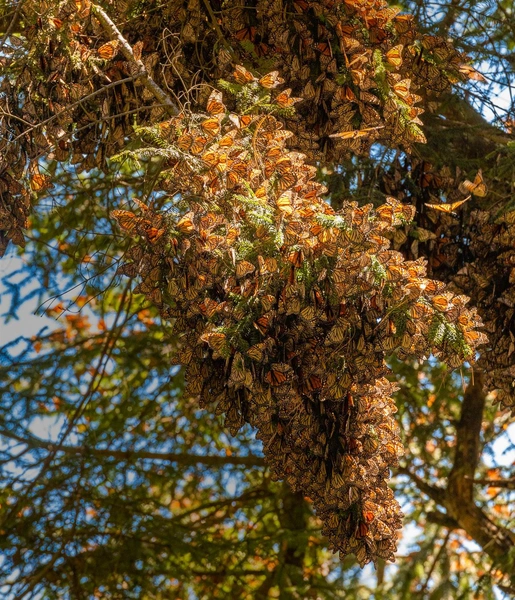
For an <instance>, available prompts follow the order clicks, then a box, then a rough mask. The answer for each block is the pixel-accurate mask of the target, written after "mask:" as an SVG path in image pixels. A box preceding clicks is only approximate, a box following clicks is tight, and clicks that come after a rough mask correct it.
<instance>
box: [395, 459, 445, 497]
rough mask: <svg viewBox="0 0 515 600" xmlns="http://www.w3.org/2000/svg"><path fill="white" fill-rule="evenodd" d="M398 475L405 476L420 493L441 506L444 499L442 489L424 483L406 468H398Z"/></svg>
mask: <svg viewBox="0 0 515 600" xmlns="http://www.w3.org/2000/svg"><path fill="white" fill-rule="evenodd" d="M396 470H397V473H399V475H407V476H408V477H409V478H410V479H411V481H413V483H414V484H415V485H416V486H417V487H418V489H419V490H420V491H421V492H424V494H426V496H429V497H430V498H431V500H434V501H435V502H436V503H437V504H443V502H444V499H445V490H443V489H442V488H438V487H435V486H433V485H430V484H429V483H427V481H424V480H423V479H422V478H421V477H419V476H418V475H416V474H415V473H413V472H412V471H410V470H409V469H408V467H401V466H399V467H398V468H397V469H396Z"/></svg>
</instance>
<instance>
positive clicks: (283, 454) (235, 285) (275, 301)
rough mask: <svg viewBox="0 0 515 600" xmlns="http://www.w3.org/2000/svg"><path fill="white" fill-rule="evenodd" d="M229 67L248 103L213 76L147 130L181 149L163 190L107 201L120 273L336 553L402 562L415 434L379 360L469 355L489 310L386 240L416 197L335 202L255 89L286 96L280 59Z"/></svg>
mask: <svg viewBox="0 0 515 600" xmlns="http://www.w3.org/2000/svg"><path fill="white" fill-rule="evenodd" d="M245 79H246V81H244V80H245ZM234 80H235V81H236V82H237V83H236V84H235V86H236V89H239V92H237V94H236V98H235V99H234V102H235V106H238V105H239V103H245V105H246V106H247V109H246V111H245V113H242V114H239V113H237V112H231V111H230V110H228V109H227V108H226V106H225V104H224V102H223V99H222V95H221V94H220V92H217V91H214V92H213V93H212V94H211V96H210V98H209V100H208V104H207V113H204V114H200V113H184V114H183V115H181V116H178V117H176V118H173V119H171V120H169V121H165V122H163V123H160V124H158V125H156V126H155V127H153V128H149V130H148V131H146V132H143V138H142V143H143V144H144V145H146V146H147V147H146V148H144V149H143V152H144V154H145V155H147V156H148V155H149V152H151V149H152V145H151V144H150V142H149V140H154V142H153V143H154V144H155V148H156V150H158V151H159V152H160V153H163V152H164V151H165V149H168V151H169V156H170V158H169V160H168V164H167V168H166V169H165V171H164V172H163V173H162V175H163V184H162V185H163V188H164V189H165V190H166V191H167V192H168V199H167V200H166V203H169V205H168V210H158V209H154V208H151V207H148V206H146V205H145V204H143V203H142V202H138V206H139V210H138V212H137V213H135V212H133V211H131V210H122V209H120V210H116V211H113V212H112V213H111V215H112V217H114V218H115V219H116V221H117V222H118V224H119V226H120V227H121V229H122V231H124V232H125V233H126V234H127V235H129V236H134V237H136V238H139V242H136V241H135V243H134V245H133V246H132V247H131V249H130V250H129V252H128V255H127V257H126V261H125V263H124V264H123V265H121V266H120V267H119V272H120V273H121V274H124V275H127V276H130V277H137V278H139V279H140V281H139V283H138V285H137V287H136V288H135V291H137V292H141V293H143V294H145V296H146V297H147V298H148V299H150V300H151V301H152V302H153V303H155V304H156V305H157V306H158V307H159V309H160V311H161V314H162V316H163V317H164V318H166V319H170V320H172V322H173V323H174V328H175V331H176V333H177V335H178V339H179V349H178V352H177V357H176V360H177V362H178V363H180V364H182V365H183V366H184V368H185V377H186V382H187V386H186V389H185V393H186V394H190V395H191V396H192V397H195V398H198V400H199V402H200V404H201V406H210V405H214V406H215V410H216V411H217V413H219V414H222V413H223V414H225V417H226V425H227V427H228V428H229V429H230V431H231V432H233V433H235V432H236V431H237V430H238V429H239V428H240V427H241V426H242V425H243V424H244V423H245V422H248V423H250V424H251V425H253V426H254V427H256V428H257V430H258V434H257V435H258V437H259V439H261V440H262V442H263V448H264V453H265V456H266V458H267V461H268V464H269V465H270V468H271V470H272V473H273V475H274V476H275V477H277V478H283V479H285V480H286V481H287V482H288V483H289V484H290V486H291V487H292V488H293V489H294V490H297V491H302V492H303V493H304V494H305V495H307V496H309V497H310V498H311V499H312V500H313V503H314V507H315V509H316V511H317V514H318V515H319V516H320V517H321V519H322V522H323V531H324V533H325V534H326V535H327V537H328V538H329V541H330V545H331V548H332V549H333V550H335V551H339V552H340V553H341V555H342V556H344V555H346V554H348V553H354V554H355V555H356V557H357V559H358V561H359V563H360V564H361V565H363V564H365V563H367V562H369V561H376V560H377V559H378V558H384V559H387V560H390V559H392V558H393V556H394V552H395V549H396V539H397V535H396V530H397V529H398V528H399V527H400V526H401V512H400V509H399V505H398V504H397V502H396V501H395V499H394V498H393V495H392V492H391V490H390V489H389V487H388V484H387V480H388V476H389V468H390V467H392V466H393V465H395V464H396V462H397V458H398V456H399V455H400V454H401V453H402V451H403V449H402V445H401V443H400V441H399V436H398V431H397V425H396V422H395V419H394V416H393V415H394V413H395V410H396V409H395V404H394V402H393V400H392V397H391V396H392V392H393V391H394V385H392V384H391V383H390V382H388V380H387V379H385V375H386V374H387V373H388V369H387V367H386V365H385V357H386V356H387V355H389V354H391V353H392V352H394V351H396V352H397V353H398V354H399V355H400V356H423V355H428V354H429V353H430V352H434V353H436V354H438V355H440V356H441V357H442V359H443V360H447V361H449V363H450V364H451V366H457V365H459V364H460V363H461V362H462V361H463V360H464V359H469V360H470V359H473V356H474V353H475V348H476V346H477V345H478V344H479V343H481V342H483V341H484V336H483V334H481V333H478V332H477V331H476V327H477V326H479V325H480V322H479V319H478V318H477V315H476V314H475V312H474V310H468V309H467V308H466V306H465V305H466V302H467V298H466V297H464V296H459V295H453V294H451V293H449V292H447V291H446V290H445V289H444V288H445V286H444V284H442V283H439V282H436V281H433V280H431V279H427V278H426V277H425V264H424V261H423V260H418V261H411V262H409V261H405V260H404V259H403V257H402V255H401V254H400V253H398V252H395V251H392V250H389V242H388V240H387V239H386V238H385V237H384V235H385V234H386V233H387V232H389V231H391V230H393V229H394V228H395V227H396V226H397V225H400V224H403V223H405V222H407V221H410V220H411V219H412V218H413V216H414V208H413V207H412V206H408V205H404V204H402V203H400V202H398V201H397V200H395V199H394V198H391V197H390V198H387V199H386V203H385V204H383V205H382V206H380V207H378V208H376V209H373V207H372V206H371V205H367V206H362V207H359V206H358V205H357V204H356V203H353V202H346V203H344V205H343V207H342V209H341V210H339V211H338V212H336V211H334V210H333V209H332V208H331V207H330V206H329V204H328V203H327V202H325V201H324V199H323V195H324V193H325V192H326V190H325V188H324V187H323V186H322V185H321V184H318V183H316V182H315V181H314V179H313V178H314V176H315V173H316V170H315V169H314V168H313V167H311V166H309V165H307V164H306V163H305V161H304V158H305V157H304V155H302V154H299V153H297V152H293V151H289V150H288V149H287V147H286V141H287V140H288V139H289V138H290V137H291V135H292V134H291V133H290V132H289V131H287V130H285V129H283V128H282V125H281V123H280V122H279V121H278V120H277V119H276V118H275V117H274V116H273V115H272V114H270V113H264V114H263V113H259V112H258V111H259V108H258V107H259V105H260V102H259V99H260V98H261V97H262V96H261V95H260V94H261V92H260V90H261V91H262V90H263V89H265V90H269V92H270V94H271V95H272V99H271V100H270V102H269V103H268V105H273V104H274V101H273V98H274V97H279V96H280V95H281V94H282V92H277V90H276V89H275V88H276V86H277V85H278V84H279V82H278V81H277V74H275V73H272V74H270V75H268V76H265V77H263V78H261V79H260V80H258V79H257V78H254V77H253V76H252V75H251V74H250V73H249V72H248V71H246V70H245V69H242V68H241V67H239V68H237V69H236V71H235V72H234ZM238 82H239V83H238ZM267 93H268V92H267ZM249 98H255V99H256V101H257V104H256V108H255V109H254V110H253V109H252V108H249V106H248V102H249ZM282 101H283V100H282V99H281V101H280V102H279V105H277V109H278V110H280V109H281V102H282ZM261 104H262V103H261ZM256 113H257V114H256ZM127 152H128V153H129V151H127ZM178 198H179V200H177V199H178Z"/></svg>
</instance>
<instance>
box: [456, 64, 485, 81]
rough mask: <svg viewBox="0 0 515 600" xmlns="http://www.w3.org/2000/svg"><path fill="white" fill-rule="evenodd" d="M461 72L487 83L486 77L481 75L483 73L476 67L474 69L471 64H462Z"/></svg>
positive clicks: (470, 77)
mask: <svg viewBox="0 0 515 600" xmlns="http://www.w3.org/2000/svg"><path fill="white" fill-rule="evenodd" d="M459 70H460V73H463V74H464V75H466V76H467V77H468V78H469V79H474V80H475V81H481V82H482V83H486V78H485V77H484V76H483V75H481V73H480V72H479V71H476V69H474V67H471V66H470V65H465V64H463V65H460V68H459Z"/></svg>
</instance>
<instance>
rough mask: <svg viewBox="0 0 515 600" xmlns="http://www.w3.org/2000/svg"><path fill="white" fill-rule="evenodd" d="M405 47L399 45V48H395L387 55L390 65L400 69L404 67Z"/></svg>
mask: <svg viewBox="0 0 515 600" xmlns="http://www.w3.org/2000/svg"><path fill="white" fill-rule="evenodd" d="M403 48H404V46H403V45H402V44H399V45H398V46H394V47H393V48H391V49H390V50H388V52H387V53H386V55H385V56H386V60H387V62H388V63H390V64H391V65H393V66H394V67H400V66H401V65H402V50H403Z"/></svg>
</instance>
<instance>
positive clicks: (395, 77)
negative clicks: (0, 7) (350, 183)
mask: <svg viewBox="0 0 515 600" xmlns="http://www.w3.org/2000/svg"><path fill="white" fill-rule="evenodd" d="M212 5H213V6H212V10H213V14H216V19H217V22H216V26H215V24H213V23H212V22H211V20H210V16H209V14H207V13H206V11H205V7H204V6H203V5H202V4H201V2H200V0H173V1H171V2H167V3H165V4H163V5H162V6H160V7H159V10H157V9H156V8H155V7H154V9H153V10H152V11H151V12H150V13H147V12H146V10H145V9H144V7H143V8H142V6H141V3H139V2H136V1H126V0H123V1H122V0H117V1H116V2H112V3H111V4H110V7H109V14H110V17H111V18H112V20H113V22H114V23H115V24H116V25H118V26H119V27H120V30H121V33H122V35H123V36H124V37H125V39H126V40H130V41H131V43H132V49H133V55H134V58H135V59H136V60H140V59H141V61H142V62H143V64H144V65H145V67H146V70H147V72H148V73H149V75H150V76H151V77H153V78H154V80H155V81H156V82H157V83H158V85H160V86H161V87H162V88H164V89H169V90H172V91H173V92H174V93H175V94H176V97H177V98H181V97H182V98H185V97H188V93H189V88H190V86H193V84H194V83H197V82H198V81H197V79H198V76H199V75H198V74H199V73H200V74H201V77H202V78H203V80H204V81H205V82H207V83H209V84H211V83H213V80H216V79H218V78H219V77H220V76H225V75H227V73H228V69H229V68H231V67H230V65H231V64H232V63H233V62H242V63H245V64H247V65H252V66H257V67H258V70H259V64H260V61H264V62H266V64H267V65H268V66H269V65H271V64H273V66H274V68H276V69H278V70H280V72H281V75H282V76H283V77H284V79H285V80H286V84H287V85H288V86H290V87H291V89H292V95H293V97H298V98H301V99H302V100H303V102H302V103H300V104H299V107H298V108H299V111H300V116H301V118H297V119H289V120H287V123H288V127H289V128H290V129H291V130H292V131H293V132H294V134H295V135H294V139H292V141H291V143H292V144H294V145H295V146H296V147H297V149H298V150H300V151H302V152H304V153H306V154H307V155H308V156H309V158H310V159H313V158H315V159H317V160H318V159H320V158H322V157H324V158H325V160H338V158H341V157H342V156H343V155H347V154H348V153H349V152H360V153H362V152H367V151H368V149H369V147H370V144H371V143H373V142H374V141H380V142H382V143H384V144H386V145H388V146H392V145H393V146H398V145H404V147H405V148H408V149H409V147H410V145H411V144H412V143H413V142H416V141H423V140H424V136H423V134H422V132H421V130H420V128H419V125H420V121H419V115H420V113H421V112H423V110H422V108H421V107H419V106H418V104H419V103H420V100H421V99H422V98H421V97H420V96H417V94H415V93H413V91H412V89H411V88H416V87H417V86H418V88H420V87H423V89H424V90H425V94H426V95H427V93H428V92H431V93H432V92H435V93H436V92H438V91H441V90H443V89H446V88H447V87H448V86H449V84H450V82H452V81H457V80H458V79H460V78H462V79H465V78H467V77H471V78H478V77H479V74H477V72H476V71H474V69H473V68H472V67H469V66H468V65H466V64H465V62H464V61H465V59H466V57H464V56H463V55H461V54H459V53H458V52H456V51H455V50H454V49H453V47H452V45H451V44H449V43H448V42H447V41H445V40H443V39H440V38H437V37H434V36H427V35H419V34H417V32H416V30H415V28H414V24H413V19H412V17H411V16H410V15H404V14H399V12H398V9H394V8H389V7H388V6H387V5H386V3H385V2H383V1H382V0H374V1H370V0H366V1H365V0H346V1H345V2H334V1H333V0H316V1H315V0H259V1H258V2H257V3H256V5H255V6H254V5H253V6H252V7H245V5H244V4H243V5H242V3H240V2H232V1H231V2H224V3H223V4H219V2H218V0H212ZM20 10H21V13H22V15H23V18H22V19H21V20H20V22H21V23H22V24H23V29H22V31H21V36H11V37H9V39H8V40H7V46H6V53H7V55H8V60H7V61H6V66H7V70H6V72H7V71H8V74H9V76H8V77H5V78H4V79H3V80H2V86H3V88H4V92H5V95H0V107H1V106H3V107H4V113H5V115H6V117H5V119H3V120H2V123H0V137H2V138H3V139H5V140H9V145H10V151H9V153H10V154H14V155H15V160H14V162H15V163H17V164H21V165H22V167H23V166H24V167H25V168H26V169H28V167H29V165H32V164H33V163H34V162H35V161H37V160H38V159H39V158H42V157H43V158H46V157H48V156H50V157H51V158H52V159H55V160H57V161H71V162H72V163H74V164H76V165H77V167H81V168H84V169H91V168H94V167H99V168H104V167H105V165H106V158H108V157H110V156H112V155H113V154H116V153H117V152H119V150H120V148H121V147H123V145H124V143H125V141H126V139H127V137H128V136H131V135H132V134H133V131H132V124H133V118H134V115H137V119H138V122H139V123H140V124H143V125H145V124H149V123H152V122H155V121H156V120H159V119H162V118H163V114H164V112H163V111H164V109H163V107H162V106H154V105H155V103H156V101H155V98H153V97H152V95H151V93H150V92H148V90H147V89H146V88H145V87H144V86H142V85H138V82H137V81H130V79H131V77H134V76H135V75H136V71H137V69H135V66H134V65H133V64H131V63H130V61H127V60H125V59H124V57H123V55H122V53H121V52H120V43H119V41H118V40H116V39H110V38H109V36H108V34H107V33H106V32H105V31H104V30H103V29H102V27H101V24H100V22H99V21H98V20H97V19H96V17H95V16H94V11H92V4H91V1H90V0H61V1H59V2H53V3H49V2H46V1H44V0H32V1H31V2H30V3H25V4H24V5H23V6H22V7H21V9H20ZM163 23H166V24H167V28H168V29H167V33H166V40H168V41H166V42H165V41H163V43H161V40H164V35H165V34H164V31H163ZM220 36H221V37H220ZM224 38H227V40H229V43H227V41H226V40H225V39H224ZM172 39H173V40H174V41H173V44H172V42H169V40H172ZM170 44H172V45H171V46H170ZM170 57H173V60H172V59H171V58H170ZM158 65H161V66H160V68H158ZM116 82H119V83H118V84H116V85H114V84H115V83H116ZM412 82H413V84H414V85H413V84H412ZM106 84H108V85H107V86H106V89H105V90H104V91H101V92H100V93H98V92H99V90H101V89H102V87H103V86H105V85H106ZM192 99H193V100H194V96H191V97H188V102H191V101H192ZM426 99H427V98H426V97H424V100H426ZM283 101H284V106H285V107H288V106H291V105H292V104H293V101H292V100H291V97H290V96H288V95H287V94H285V96H284V98H283ZM10 114H12V118H10V117H9V116H7V115H10ZM335 134H336V135H335ZM18 179H19V178H18ZM27 179H29V180H30V183H29V185H27V186H26V189H25V192H24V195H25V197H27V196H28V195H30V192H31V191H35V192H39V191H44V190H45V188H46V187H47V185H46V182H45V181H44V177H43V181H41V179H40V178H36V179H34V178H33V177H32V175H31V174H30V172H28V171H27ZM27 192H28V193H27ZM15 196H16V194H15ZM16 197H17V199H16V201H15V200H12V201H9V204H10V205H12V206H14V204H17V208H15V209H13V210H14V212H17V213H20V214H21V213H23V212H26V204H27V202H26V198H25V199H23V198H21V197H18V196H16ZM6 202H7V200H6ZM9 210H10V212H11V213H12V210H11V209H9ZM15 220H16V224H15V223H14V222H13V223H12V224H10V225H9V228H8V229H7V230H4V231H6V233H5V235H4V238H2V239H3V240H4V241H3V242H2V244H3V246H5V245H6V240H8V239H12V241H14V242H15V243H19V244H23V236H22V234H21V227H22V226H23V222H22V221H23V219H22V220H20V219H18V218H17V217H15Z"/></svg>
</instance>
